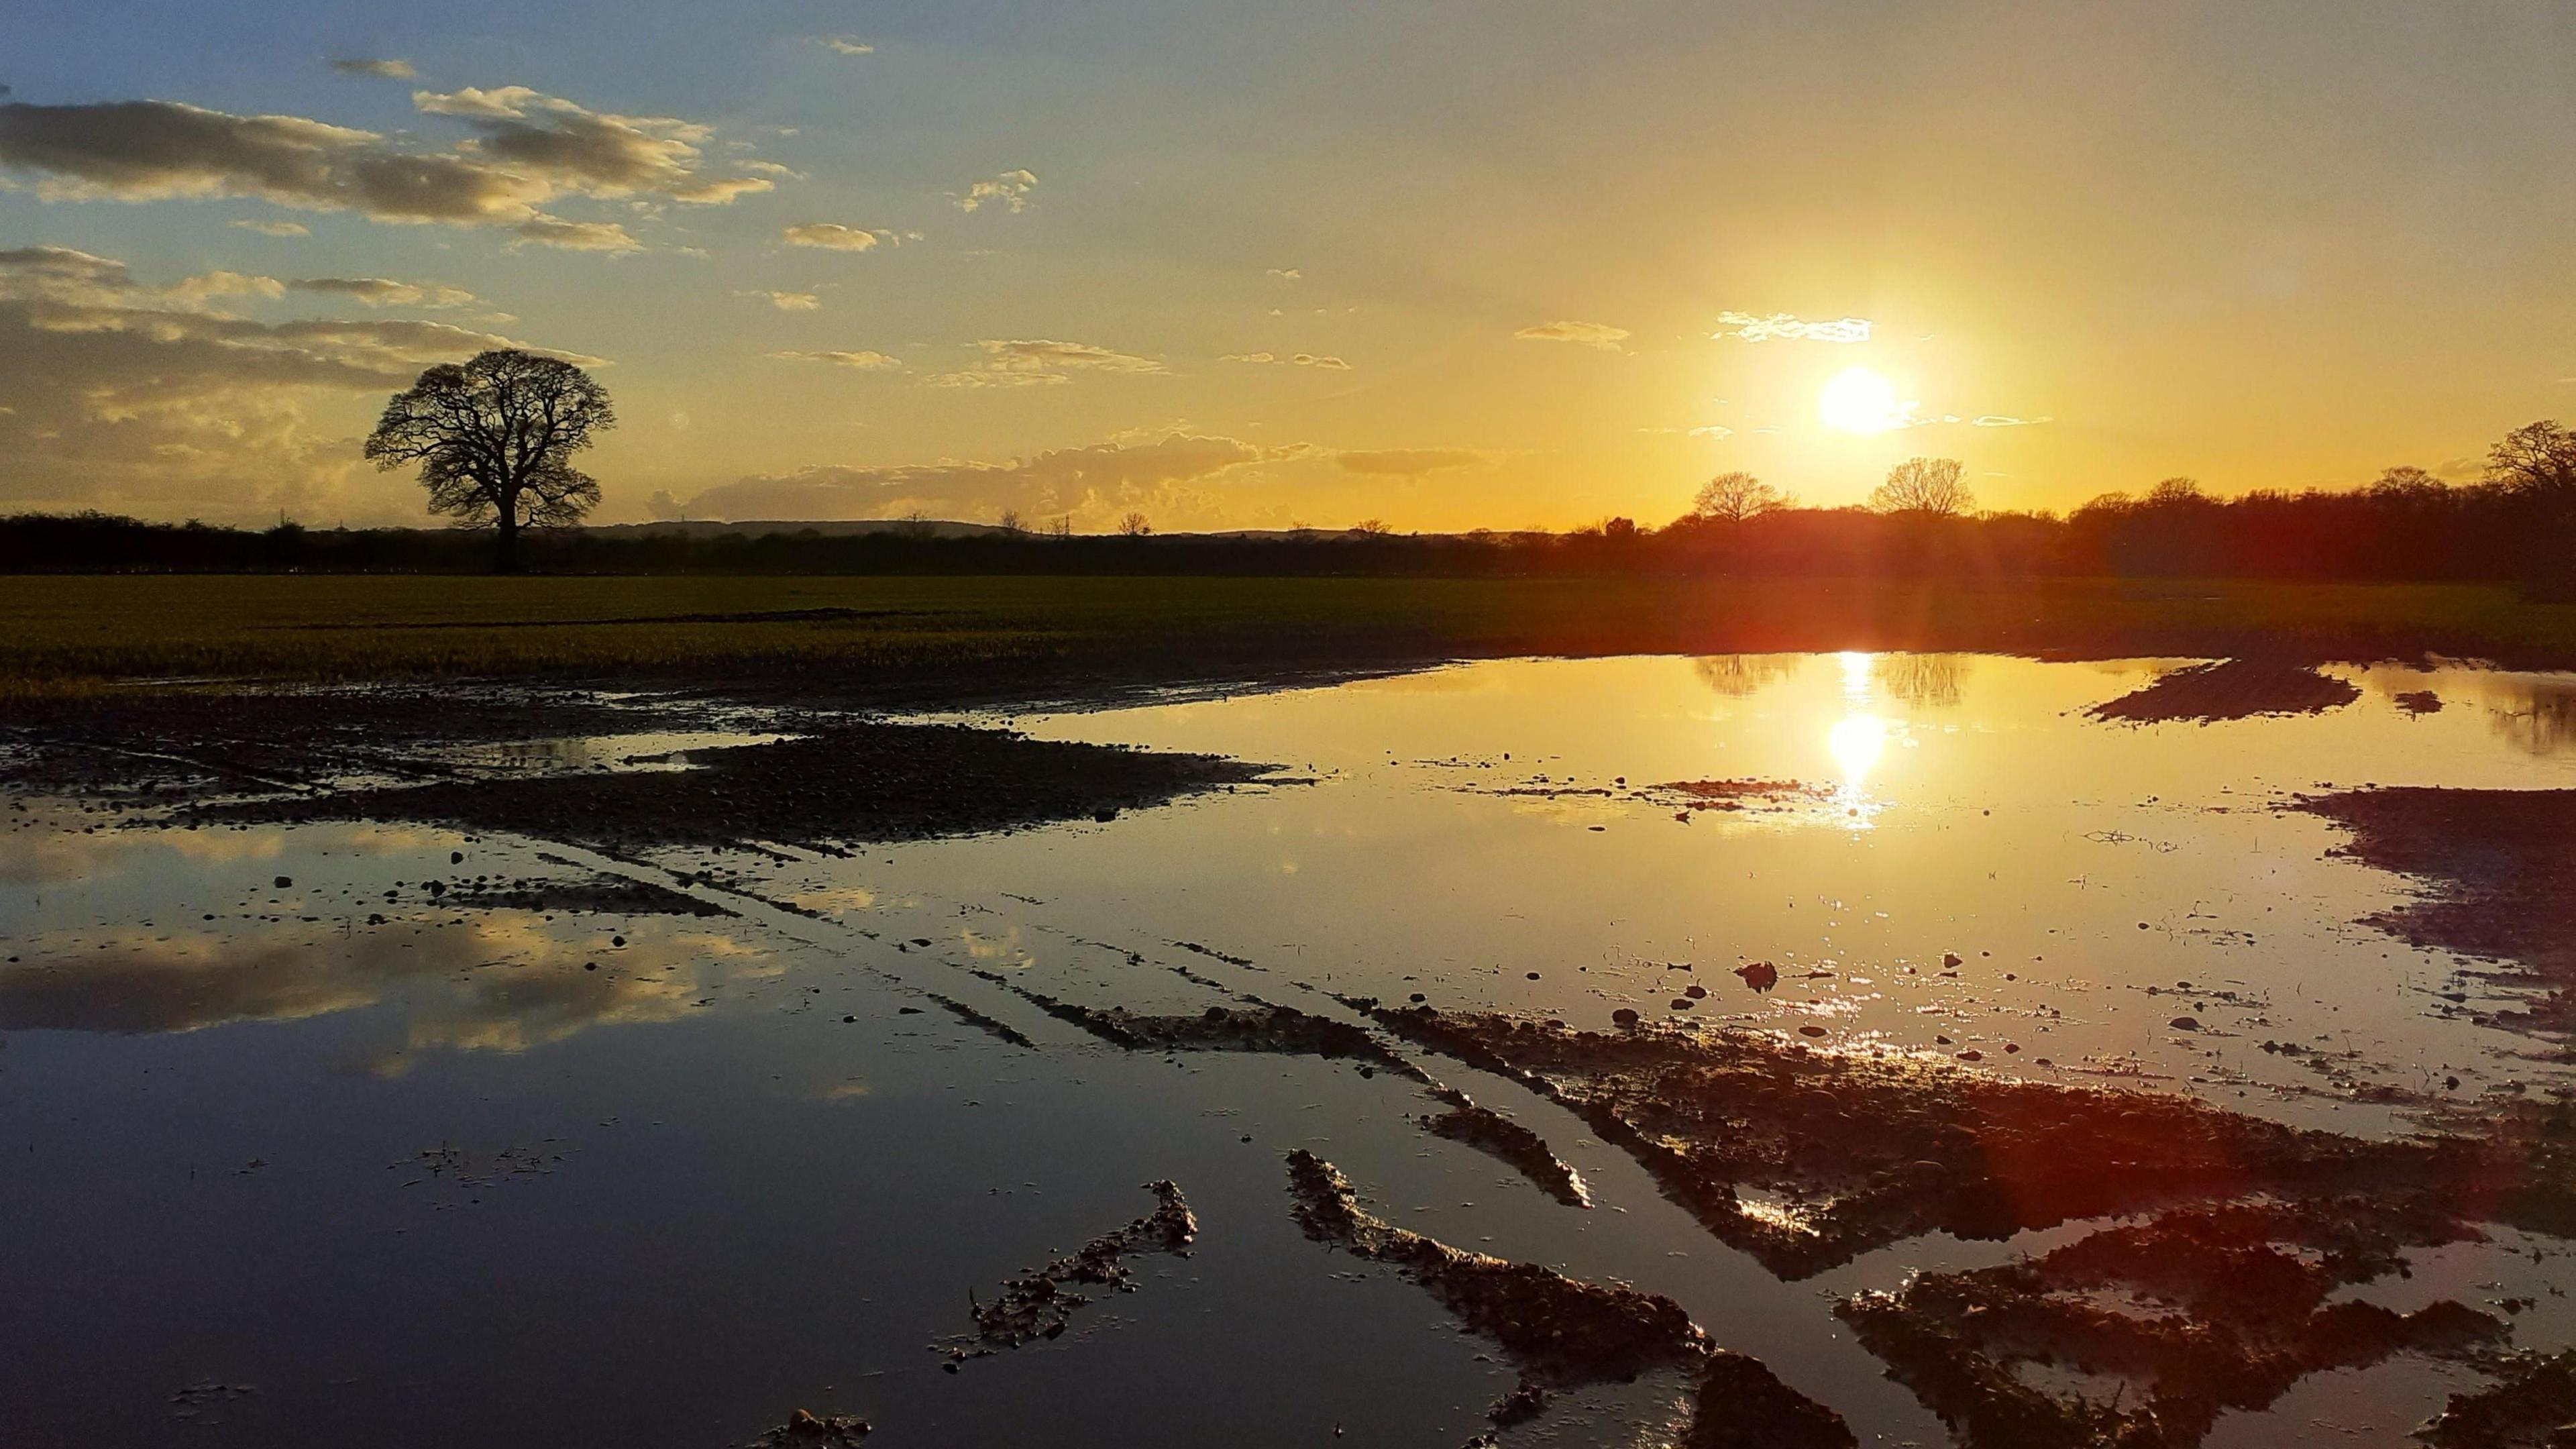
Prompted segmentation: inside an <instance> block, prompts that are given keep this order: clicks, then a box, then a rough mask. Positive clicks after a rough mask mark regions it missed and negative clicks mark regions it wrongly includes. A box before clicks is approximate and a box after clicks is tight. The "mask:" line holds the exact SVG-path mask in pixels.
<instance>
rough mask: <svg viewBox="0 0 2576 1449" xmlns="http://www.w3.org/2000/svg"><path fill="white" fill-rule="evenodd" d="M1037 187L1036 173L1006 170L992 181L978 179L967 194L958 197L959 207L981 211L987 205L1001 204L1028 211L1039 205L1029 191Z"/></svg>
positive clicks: (1005, 207) (1006, 207) (962, 209)
mask: <svg viewBox="0 0 2576 1449" xmlns="http://www.w3.org/2000/svg"><path fill="white" fill-rule="evenodd" d="M1037 187H1038V178H1037V175H1036V173H1034V172H1029V171H1005V172H1003V173H1002V174H1001V175H999V176H996V177H994V178H993V179H992V180H990V181H978V182H976V183H975V184H974V185H972V186H969V187H967V188H966V194H965V195H963V196H960V197H957V198H956V200H957V209H958V210H959V211H980V210H982V209H983V208H985V207H987V206H999V207H1001V208H1003V209H1004V210H1007V211H1026V210H1028V209H1029V208H1030V207H1032V206H1035V205H1037V203H1036V202H1034V201H1031V200H1030V199H1029V193H1030V192H1032V191H1035V190H1037Z"/></svg>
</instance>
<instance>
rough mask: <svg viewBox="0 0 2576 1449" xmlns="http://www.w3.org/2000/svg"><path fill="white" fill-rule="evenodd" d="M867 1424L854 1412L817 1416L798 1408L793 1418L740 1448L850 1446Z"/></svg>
mask: <svg viewBox="0 0 2576 1449" xmlns="http://www.w3.org/2000/svg"><path fill="white" fill-rule="evenodd" d="M870 1428H871V1426H870V1425H869V1423H868V1421H867V1420H865V1419H862V1418H860V1417H859V1416H858V1415H856V1414H834V1415H830V1416H828V1417H818V1416H816V1415H814V1414H810V1413H808V1412H806V1411H805V1410H803V1409H798V1410H797V1411H796V1413H795V1415H794V1417H792V1418H790V1419H789V1420H788V1421H787V1422H786V1423H784V1424H781V1425H779V1426H778V1427H777V1428H775V1429H772V1430H770V1431H769V1432H767V1433H765V1434H763V1435H761V1436H760V1437H759V1438H757V1439H754V1440H752V1441H751V1442H750V1443H749V1444H747V1445H745V1446H743V1449H852V1446H854V1445H856V1444H857V1443H858V1442H859V1441H860V1440H862V1439H865V1438H866V1437H868V1434H869V1432H870Z"/></svg>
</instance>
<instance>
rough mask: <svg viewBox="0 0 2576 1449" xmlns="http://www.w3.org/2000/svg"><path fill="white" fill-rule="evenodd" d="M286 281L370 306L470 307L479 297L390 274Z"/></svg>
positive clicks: (297, 288) (295, 286)
mask: <svg viewBox="0 0 2576 1449" xmlns="http://www.w3.org/2000/svg"><path fill="white" fill-rule="evenodd" d="M286 285H287V287H288V288H289V289H290V290H293V291H297V292H318V293H321V294H322V295H324V296H334V297H346V298H348V299H350V300H351V301H353V302H360V303H364V304H365V305H367V306H369V307H430V308H445V307H471V306H473V305H474V304H475V302H476V301H478V300H479V299H478V298H477V297H476V296H475V295H474V294H473V293H472V292H469V291H466V290H465V289H464V288H462V287H448V286H441V285H438V284H436V283H429V284H421V283H415V282H397V281H394V280H393V279H391V278H389V277H305V278H301V279H299V280H296V281H292V282H289V283H287V284H286Z"/></svg>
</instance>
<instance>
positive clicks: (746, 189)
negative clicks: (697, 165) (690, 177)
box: [666, 176, 778, 206]
mask: <svg viewBox="0 0 2576 1449" xmlns="http://www.w3.org/2000/svg"><path fill="white" fill-rule="evenodd" d="M777 189H778V183H777V182H775V181H772V180H770V179H768V178H767V177H765V176H720V177H717V178H716V179H715V180H713V181H705V182H701V183H699V184H698V185H695V186H682V187H677V188H675V189H673V190H672V191H670V192H668V193H666V194H667V195H668V196H669V197H670V198H671V199H672V200H673V201H676V202H679V203H680V204H681V205H683V206H731V205H733V204H734V203H735V202H736V201H739V200H741V199H742V198H743V197H746V196H754V195H757V194H759V193H761V192H763V191H776V190H777Z"/></svg>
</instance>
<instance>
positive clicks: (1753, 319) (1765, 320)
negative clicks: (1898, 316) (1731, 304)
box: [1714, 312, 1870, 342]
mask: <svg viewBox="0 0 2576 1449" xmlns="http://www.w3.org/2000/svg"><path fill="white" fill-rule="evenodd" d="M1717 320H1718V321H1719V322H1720V323H1721V324H1723V326H1724V328H1725V330H1724V331H1721V332H1718V333H1716V334H1714V335H1716V336H1718V337H1721V338H1725V337H1738V338H1742V339H1743V340H1744V341H1746V342H1773V341H1782V340H1794V341H1801V342H1867V341H1868V340H1869V328H1870V324H1869V322H1868V321H1867V319H1865V318H1860V317H1843V318H1839V319H1837V320H1835V321H1832V322H1801V321H1799V320H1798V319H1797V318H1795V317H1792V316H1790V315H1789V314H1788V313H1786V312H1773V313H1771V314H1770V315H1768V316H1762V317H1757V316H1755V315H1754V314H1752V313H1750V312H1720V313H1718V314H1717Z"/></svg>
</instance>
